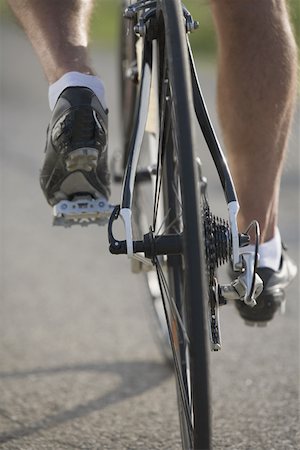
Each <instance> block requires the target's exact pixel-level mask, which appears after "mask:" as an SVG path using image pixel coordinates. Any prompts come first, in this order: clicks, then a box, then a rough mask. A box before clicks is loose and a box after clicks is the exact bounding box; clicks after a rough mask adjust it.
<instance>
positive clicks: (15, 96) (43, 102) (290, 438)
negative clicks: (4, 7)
mask: <svg viewBox="0 0 300 450" xmlns="http://www.w3.org/2000/svg"><path fill="white" fill-rule="evenodd" d="M95 64H96V66H97V67H98V69H99V72H100V73H101V74H102V76H103V78H104V80H105V82H106V85H107V91H108V98H109V103H110V109H111V115H110V117H111V120H110V151H111V153H112V151H113V150H115V149H116V148H118V146H119V128H120V127H119V122H118V114H117V111H118V108H117V96H116V94H117V61H116V59H115V55H113V54H112V53H111V52H108V51H102V52H101V51H97V52H95ZM201 79H202V81H203V89H204V91H205V92H206V97H207V99H208V105H209V108H210V109H211V110H212V109H213V105H214V95H215V94H214V86H215V82H214V72H213V71H212V70H211V69H210V68H207V67H204V68H203V69H202V71H201ZM0 112H1V140H0V146H1V147H0V158H1V159H0V161H1V166H0V167H1V182H0V189H1V193H0V201H1V209H0V214H1V233H0V238H1V252H0V255H1V256H0V261H1V272H0V277H1V290H0V294H1V303H0V448H2V449H22V450H23V449H34V450H40V449H111V450H115V449H132V450H133V449H134V450H136V449H143V450H150V449H151V450H152V449H153V450H154V449H157V450H158V449H165V450H167V449H168V450H176V449H179V448H180V436H179V429H178V420H177V409H176V400H175V388H174V379H173V375H172V371H171V370H170V369H169V368H168V367H167V366H166V365H165V363H164V360H163V358H162V357H161V355H160V352H159V349H158V348H157V346H156V344H155V342H154V339H153V336H152V334H151V330H150V327H149V322H148V320H147V317H146V313H145V308H144V303H145V299H146V290H145V287H144V285H143V282H142V281H143V280H140V279H139V277H136V276H134V275H132V274H131V273H130V270H129V266H128V264H127V261H126V258H125V257H124V258H123V257H114V256H111V255H109V253H108V245H107V235H106V230H105V229H100V228H97V227H89V228H85V229H71V230H65V229H59V228H56V229H55V228H53V227H52V226H51V210H50V209H49V207H48V205H47V204H46V202H45V200H44V198H43V195H42V193H41V191H40V189H39V184H38V175H39V167H40V165H41V162H42V158H43V148H44V138H45V131H46V126H47V122H48V118H49V111H48V105H47V86H46V82H45V80H44V78H43V74H42V72H41V69H40V67H39V65H38V63H37V61H36V59H35V56H34V54H33V52H32V50H31V47H30V46H29V44H28V43H27V42H26V40H25V39H24V36H23V34H22V32H21V31H19V30H18V29H16V28H15V27H7V26H4V25H3V26H2V25H1V103H0ZM204 159H205V158H204ZM207 172H208V176H209V179H211V178H212V179H213V175H211V174H210V168H208V169H207V170H206V173H207ZM217 192H218V191H217V188H216V187H215V186H214V184H213V183H211V196H214V193H217ZM298 192H299V114H298V115H297V120H296V121H295V124H294V132H293V135H292V138H291V145H290V152H289V155H288V159H287V163H286V170H285V173H284V178H283V184H282V203H281V212H280V224H281V232H282V235H283V237H284V239H285V240H286V242H287V244H288V245H289V247H290V254H291V255H292V257H294V258H295V259H298V236H299V198H298ZM118 195H119V188H118V187H114V190H113V196H112V201H113V202H117V201H118ZM217 203H218V202H217ZM298 288H299V283H298V280H297V281H296V282H295V283H294V284H293V285H292V286H291V287H290V289H289V290H288V303H287V311H286V315H285V316H278V317H276V320H274V322H273V323H272V324H271V325H270V326H268V327H267V328H262V329H260V328H250V327H246V326H245V325H244V323H243V322H242V321H241V319H240V318H239V317H238V316H237V315H236V313H235V311H234V309H233V307H231V306H228V307H226V308H224V311H222V331H223V350H222V352H220V353H218V354H213V355H212V358H211V375H212V391H213V423H214V425H213V431H214V449H218V450H223V449H233V450H238V449H243V450H271V449H272V450H273V449H276V450H295V449H297V448H300V447H299V442H300V439H299V435H298V436H297V431H299V397H298V395H299V314H298V312H299V309H298V301H299V289H298Z"/></svg>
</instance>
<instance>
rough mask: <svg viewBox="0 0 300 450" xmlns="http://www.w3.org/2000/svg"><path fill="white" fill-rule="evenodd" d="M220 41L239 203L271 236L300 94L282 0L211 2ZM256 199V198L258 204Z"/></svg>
mask: <svg viewBox="0 0 300 450" xmlns="http://www.w3.org/2000/svg"><path fill="white" fill-rule="evenodd" d="M212 10H213V14H214V19H215V23H216V27H217V34H218V42H219V83H218V106H219V113H220V120H221V124H222V128H223V131H224V139H225V145H226V149H227V152H228V158H229V162H230V167H231V171H232V174H233V178H234V181H235V185H236V188H237V192H238V197H239V200H240V204H241V212H240V217H239V221H240V225H241V229H243V228H245V226H247V225H248V224H249V222H250V221H251V220H252V219H253V218H256V219H257V220H258V221H259V223H260V226H261V237H262V241H263V242H264V241H267V240H269V239H271V238H272V237H273V236H274V233H275V227H276V224H277V211H278V196H279V186H280V176H281V172H282V165H283V159H284V154H285V151H286V148H287V139H288V133H289V128H290V124H291V118H292V113H293V107H294V103H295V102H294V100H295V96H296V95H295V93H296V72H297V62H296V60H297V56H296V55H297V51H296V45H295V40H294V37H293V34H292V31H291V26H290V23H289V17H288V13H287V8H286V4H285V0H277V1H272V2H271V1H270V0H243V1H240V0H228V1H224V0H221V1H220V0H212ZM258 199H259V201H258Z"/></svg>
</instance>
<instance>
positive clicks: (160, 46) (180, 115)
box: [122, 0, 210, 449]
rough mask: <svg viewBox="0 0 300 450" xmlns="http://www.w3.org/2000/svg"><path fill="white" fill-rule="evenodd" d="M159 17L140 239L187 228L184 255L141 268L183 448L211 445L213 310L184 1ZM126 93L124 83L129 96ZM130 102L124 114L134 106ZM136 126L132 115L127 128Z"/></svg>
mask: <svg viewBox="0 0 300 450" xmlns="http://www.w3.org/2000/svg"><path fill="white" fill-rule="evenodd" d="M157 22H158V30H159V32H158V38H157V40H156V45H155V46H154V47H155V48H156V51H155V52H154V56H155V60H156V62H157V73H156V78H157V94H156V95H157V96H158V101H157V105H156V107H157V112H156V116H157V117H158V123H157V124H155V126H154V128H153V127H151V126H150V129H147V131H146V136H145V139H144V147H145V148H143V150H142V157H141V160H140V165H141V166H142V167H143V168H144V167H145V166H148V167H150V170H149V174H150V175H149V180H148V181H146V182H145V180H142V182H139V181H138V180H136V185H135V194H136V195H135V204H134V208H133V215H134V220H135V222H136V225H137V227H136V228H137V230H136V235H135V238H136V239H140V238H141V235H143V234H145V233H147V232H149V228H150V230H151V231H152V233H153V235H154V236H160V235H164V234H179V235H180V236H181V238H182V241H183V252H182V254H180V255H173V256H170V255H169V256H156V257H155V258H154V259H153V261H152V262H153V264H154V267H155V271H156V274H155V272H153V270H152V271H151V270H150V271H149V272H147V268H148V267H149V264H143V262H140V263H141V265H140V266H139V268H138V270H140V268H141V267H142V268H143V271H145V272H146V274H145V276H146V278H147V284H148V286H149V289H150V293H151V298H152V306H153V309H152V310H153V311H154V317H155V319H156V323H157V324H158V329H159V335H160V336H161V338H162V340H161V342H162V347H163V349H164V352H165V354H166V355H167V356H168V358H172V359H173V361H174V368H175V377H176V385H177V398H178V407H179V419H180V428H181V437H182V443H183V448H184V449H209V448H210V412H209V388H208V357H207V343H206V340H207V333H206V314H205V309H206V308H205V306H206V304H207V302H208V294H207V288H206V270H205V265H204V263H203V261H204V259H203V254H202V253H203V252H204V244H203V238H202V228H201V227H202V224H201V214H200V180H199V178H198V173H197V167H196V161H195V157H194V141H193V133H192V126H191V123H192V112H191V106H192V101H193V100H192V91H191V82H190V70H189V63H188V56H187V47H186V36H185V30H184V27H183V18H182V10H181V5H180V2H179V1H177V0H168V1H163V0H160V1H158V2H157ZM124 36H126V38H124V41H123V42H122V46H123V49H125V52H123V54H122V55H123V60H125V61H127V62H126V63H125V65H124V63H123V65H122V69H123V73H124V67H125V69H126V68H127V69H128V67H129V68H132V67H134V64H132V60H131V59H132V58H133V60H134V61H136V60H137V57H136V53H135V48H136V47H135V37H134V36H133V35H131V34H130V32H129V33H128V31H127V33H126V34H125V35H124ZM126 40H128V41H129V42H127V43H126ZM133 43H134V47H133ZM124 55H125V57H124ZM133 81H135V80H134V79H131V80H130V81H129V80H128V79H125V80H124V79H123V85H124V82H125V89H129V90H128V91H127V92H129V95H128V98H129V99H130V102H132V99H133V97H134V96H135V93H136V91H135V87H134V84H133ZM130 89H131V93H130ZM124 94H125V95H124ZM126 98H127V97H126V91H124V89H123V102H124V99H125V103H126ZM125 103H123V108H124V109H123V112H124V113H125V112H126V110H127V112H128V107H127V106H126V104H125ZM128 104H129V105H132V103H128ZM129 111H131V107H129ZM127 116H128V114H127ZM130 117H131V118H132V117H133V113H130V116H129V118H130ZM125 125H126V123H125ZM152 125H153V124H152ZM128 130H130V120H129V125H127V126H125V133H128ZM127 137H128V134H127ZM127 142H128V141H127ZM125 155H126V151H125ZM143 155H144V156H143ZM145 155H146V156H145ZM143 158H144V159H143ZM125 159H126V156H125ZM142 178H143V177H142ZM146 179H147V177H146ZM162 312H164V315H163V314H162Z"/></svg>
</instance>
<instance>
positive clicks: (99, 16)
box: [0, 0, 300, 57]
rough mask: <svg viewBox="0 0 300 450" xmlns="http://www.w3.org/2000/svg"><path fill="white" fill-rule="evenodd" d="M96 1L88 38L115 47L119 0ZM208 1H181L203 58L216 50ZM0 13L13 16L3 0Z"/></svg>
mask: <svg viewBox="0 0 300 450" xmlns="http://www.w3.org/2000/svg"><path fill="white" fill-rule="evenodd" d="M41 1H44V0H41ZM50 1H51V0H50ZM62 1H63V0H62ZM241 1H242V0H241ZM270 1H271V0H270ZM95 3H96V6H95V11H94V14H93V19H92V27H91V41H92V43H93V44H94V45H98V44H101V45H102V46H109V47H110V46H115V45H116V43H117V37H118V23H119V20H118V19H119V17H120V0H96V2H95ZM209 3H210V2H209V0H186V1H185V2H184V4H185V5H186V6H187V7H188V9H189V10H190V11H191V13H192V14H193V16H194V18H195V19H197V20H198V21H199V22H200V28H199V30H198V31H197V32H196V33H193V35H192V36H191V41H192V45H193V48H194V50H195V51H198V52H201V54H202V56H205V57H211V56H213V54H214V53H215V50H216V40H215V34H214V29H213V24H212V18H211V14H210V8H209ZM288 4H289V6H290V12H291V17H292V21H293V25H294V29H295V33H296V39H297V43H298V48H299V47H300V0H288ZM0 16H1V18H2V19H4V20H11V19H12V17H11V14H10V12H9V8H8V7H7V4H6V1H5V0H0Z"/></svg>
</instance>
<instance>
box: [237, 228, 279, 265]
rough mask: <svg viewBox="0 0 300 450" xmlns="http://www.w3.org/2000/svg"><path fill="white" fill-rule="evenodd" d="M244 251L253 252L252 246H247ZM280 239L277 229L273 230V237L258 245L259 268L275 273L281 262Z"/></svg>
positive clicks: (253, 247)
mask: <svg viewBox="0 0 300 450" xmlns="http://www.w3.org/2000/svg"><path fill="white" fill-rule="evenodd" d="M243 250H244V251H252V252H254V250H255V246H254V245H247V246H246V247H243ZM281 252H282V248H281V237H280V232H279V230H278V228H276V230H275V236H274V237H273V238H272V239H270V240H269V241H267V242H264V243H263V244H260V245H259V247H258V253H259V262H258V266H259V267H268V268H270V269H273V270H275V271H277V270H278V269H279V266H280V261H281Z"/></svg>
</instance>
